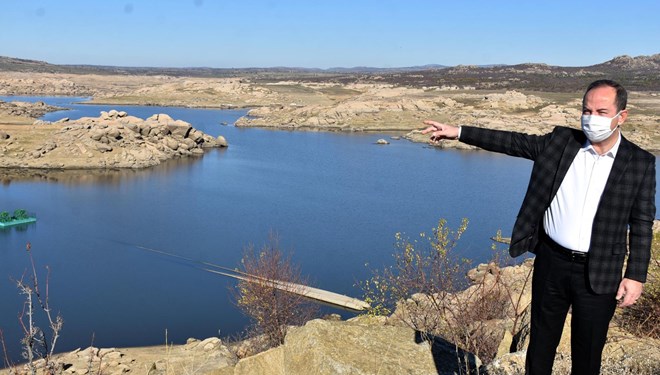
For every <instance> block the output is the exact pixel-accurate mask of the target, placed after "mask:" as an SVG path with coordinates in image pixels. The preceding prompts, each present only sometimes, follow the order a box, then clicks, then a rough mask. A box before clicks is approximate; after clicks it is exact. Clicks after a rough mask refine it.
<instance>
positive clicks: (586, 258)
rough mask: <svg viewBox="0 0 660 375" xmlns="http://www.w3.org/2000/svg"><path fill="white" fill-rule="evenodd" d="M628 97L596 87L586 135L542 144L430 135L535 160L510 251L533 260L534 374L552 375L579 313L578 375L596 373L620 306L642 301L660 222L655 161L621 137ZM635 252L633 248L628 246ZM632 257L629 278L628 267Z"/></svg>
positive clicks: (588, 101) (573, 133) (586, 101)
mask: <svg viewBox="0 0 660 375" xmlns="http://www.w3.org/2000/svg"><path fill="white" fill-rule="evenodd" d="M626 102H627V93H626V90H625V89H624V88H623V87H622V86H621V85H619V84H618V83H616V82H614V81H610V80H599V81H596V82H593V83H592V84H591V85H589V87H588V88H587V90H586V92H585V94H584V97H583V100H582V120H581V123H582V131H580V130H577V129H570V128H566V127H556V128H555V129H554V130H553V131H552V132H551V133H549V134H546V135H543V136H535V135H529V134H522V133H514V132H506V131H495V130H487V129H480V128H474V127H468V126H462V127H454V126H449V125H445V124H441V123H438V122H435V121H425V122H424V123H425V124H426V125H429V126H428V128H426V129H425V130H424V131H423V132H422V133H424V134H428V133H431V139H432V140H434V141H438V140H441V139H458V140H459V141H461V142H464V143H467V144H471V145H475V146H479V147H481V148H483V149H486V150H489V151H494V152H500V153H505V154H508V155H512V156H518V157H524V158H527V159H531V160H533V161H534V166H533V168H532V174H531V177H530V181H529V185H528V188H527V193H526V195H525V198H524V201H523V204H522V207H521V208H520V212H519V214H518V217H517V219H516V223H515V225H514V227H513V233H512V235H511V245H510V248H509V252H510V253H511V256H513V257H516V256H519V255H521V254H523V253H524V252H526V251H530V252H532V253H535V255H536V260H535V266H534V275H533V279H532V315H531V332H530V343H529V347H528V349H527V358H526V365H525V366H526V369H527V371H526V372H527V374H550V373H551V372H552V364H553V361H554V357H555V352H556V349H557V345H558V344H559V340H560V338H561V332H562V327H563V324H564V320H565V319H566V314H567V312H568V309H569V307H572V321H571V354H572V373H573V374H598V373H599V372H600V362H601V355H602V351H603V347H604V345H605V340H606V338H607V329H608V325H609V322H610V320H611V319H612V316H613V314H614V310H615V308H616V304H617V302H616V301H618V302H619V306H621V307H625V306H630V305H632V304H634V303H635V301H637V299H638V298H639V297H640V295H641V293H642V285H643V283H644V282H645V281H646V273H647V269H648V264H649V259H650V251H651V250H650V248H651V240H652V226H653V220H654V218H655V157H654V156H653V155H652V154H650V153H648V152H646V151H644V150H642V149H641V148H639V147H638V146H636V145H635V144H633V143H631V142H629V141H628V140H626V138H625V137H623V136H622V135H621V128H620V127H621V125H622V124H623V123H624V122H625V121H626V119H627V117H628V111H627V110H626ZM626 245H628V248H627V246H626ZM626 252H628V260H627V263H626V266H625V273H624V275H623V278H622V275H621V274H622V270H623V267H624V258H625V256H626Z"/></svg>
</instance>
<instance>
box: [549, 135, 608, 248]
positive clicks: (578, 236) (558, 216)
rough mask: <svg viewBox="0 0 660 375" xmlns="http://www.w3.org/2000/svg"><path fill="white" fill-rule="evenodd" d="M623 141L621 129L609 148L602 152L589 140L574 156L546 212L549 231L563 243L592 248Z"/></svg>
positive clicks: (550, 234) (564, 245) (563, 244)
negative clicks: (600, 209) (596, 219)
mask: <svg viewBox="0 0 660 375" xmlns="http://www.w3.org/2000/svg"><path fill="white" fill-rule="evenodd" d="M620 144H621V133H619V138H618V139H617V141H616V143H615V144H614V146H613V147H612V148H611V149H610V150H609V151H608V152H606V153H605V154H603V155H598V153H597V152H596V150H594V148H593V146H592V145H591V143H590V142H589V141H587V142H586V143H585V144H584V146H582V148H581V149H580V150H579V151H578V153H577V155H576V156H575V159H573V163H572V164H571V166H570V168H569V169H568V172H567V173H566V177H564V180H563V181H562V183H561V185H560V186H559V190H558V191H557V195H555V197H554V199H553V200H552V202H551V203H550V207H548V209H547V210H546V211H545V215H544V216H543V226H544V228H545V232H546V233H547V234H548V236H549V237H550V238H552V239H553V240H554V241H555V242H556V243H558V244H559V245H561V246H563V247H565V248H568V249H571V250H577V251H583V252H587V251H589V245H590V243H591V228H592V226H593V222H594V217H595V216H596V210H597V209H598V203H599V202H600V197H601V195H603V190H605V184H606V183H607V178H608V177H609V175H610V171H611V170H612V164H614V158H615V157H616V153H617V151H618V150H619V145H620Z"/></svg>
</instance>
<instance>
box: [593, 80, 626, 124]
mask: <svg viewBox="0 0 660 375" xmlns="http://www.w3.org/2000/svg"><path fill="white" fill-rule="evenodd" d="M617 112H618V111H617V108H616V89H615V88H614V87H609V86H601V87H596V88H594V89H591V90H590V91H589V92H587V93H586V95H585V96H584V101H583V103H582V114H583V115H595V116H603V117H610V118H611V117H614V116H616V114H617ZM627 115H628V111H627V110H625V109H624V110H622V111H621V115H620V116H618V117H617V118H613V119H612V123H611V124H610V129H614V128H615V127H617V125H621V124H623V122H624V121H625V120H626V117H627Z"/></svg>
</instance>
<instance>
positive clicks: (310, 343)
mask: <svg viewBox="0 0 660 375" xmlns="http://www.w3.org/2000/svg"><path fill="white" fill-rule="evenodd" d="M233 370H234V371H233V372H232V371H231V370H230V369H229V368H226V369H223V370H222V372H219V373H220V374H227V375H230V374H233V375H243V374H287V375H307V374H321V375H322V374H328V375H330V374H333V375H334V374H364V375H367V374H433V375H437V374H454V373H456V372H458V368H457V357H456V351H455V347H454V346H453V345H452V344H449V343H446V342H444V344H443V343H442V341H441V340H440V341H437V342H436V343H435V344H433V345H431V344H429V343H428V342H427V341H424V340H422V339H421V338H420V336H419V334H417V333H416V332H415V331H414V330H412V329H410V328H407V327H397V326H384V325H380V324H376V325H372V324H364V323H360V322H337V321H327V320H312V321H310V322H307V324H306V325H305V326H303V327H295V328H291V329H290V331H289V332H288V334H287V336H286V339H285V343H284V345H282V346H280V347H278V348H275V349H271V350H269V351H266V352H264V353H261V354H258V355H256V356H253V357H248V358H246V359H242V360H241V361H240V362H239V363H238V364H237V365H236V367H234V369H233Z"/></svg>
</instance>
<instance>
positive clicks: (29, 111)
mask: <svg viewBox="0 0 660 375" xmlns="http://www.w3.org/2000/svg"><path fill="white" fill-rule="evenodd" d="M63 109H64V108H60V107H55V106H52V105H48V104H46V103H44V102H36V103H28V102H21V101H13V102H3V101H2V100H0V114H3V115H9V116H18V117H30V118H37V117H41V116H43V115H45V114H46V113H48V112H53V111H59V110H63Z"/></svg>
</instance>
